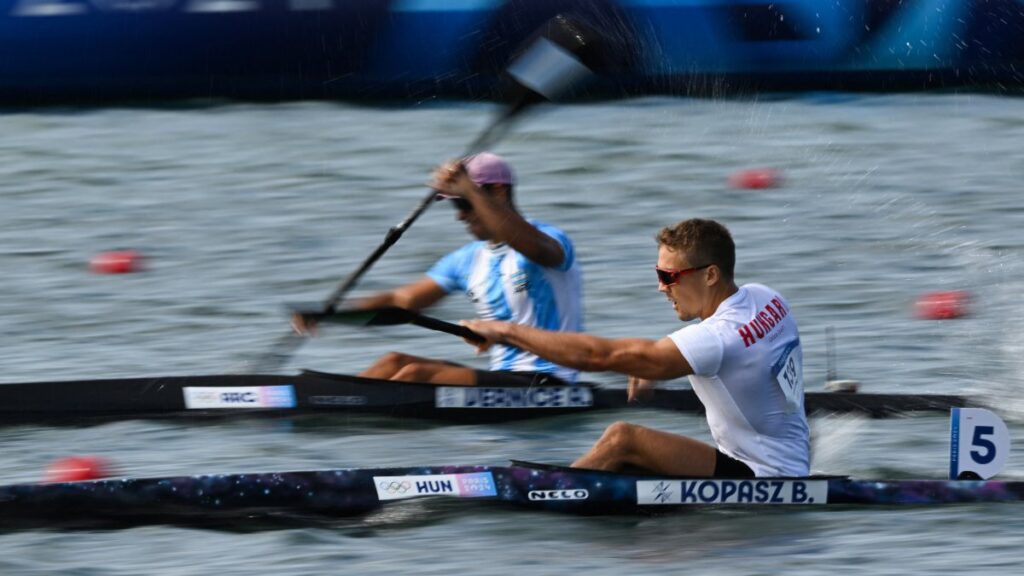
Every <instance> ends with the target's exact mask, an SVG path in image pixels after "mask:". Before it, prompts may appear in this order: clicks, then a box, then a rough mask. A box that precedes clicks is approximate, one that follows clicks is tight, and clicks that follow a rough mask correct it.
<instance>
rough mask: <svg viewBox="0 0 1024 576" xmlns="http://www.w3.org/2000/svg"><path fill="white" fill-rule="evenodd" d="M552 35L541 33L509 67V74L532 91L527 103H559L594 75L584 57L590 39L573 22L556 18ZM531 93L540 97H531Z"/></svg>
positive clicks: (527, 97)
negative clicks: (540, 101)
mask: <svg viewBox="0 0 1024 576" xmlns="http://www.w3.org/2000/svg"><path fill="white" fill-rule="evenodd" d="M554 20H555V24H556V25H555V26H553V27H552V26H551V25H550V24H549V25H548V26H547V27H548V28H551V31H552V33H550V34H542V35H541V36H540V37H538V38H537V39H536V40H534V41H533V42H532V43H531V44H530V45H529V46H528V47H527V48H526V50H525V51H524V52H523V53H522V54H520V55H519V56H518V57H516V58H515V60H513V61H512V64H511V65H509V67H508V70H507V73H508V75H509V76H510V77H511V78H512V79H513V80H515V81H516V82H517V83H518V84H519V85H520V86H523V87H525V88H526V89H527V90H528V91H529V92H527V94H525V95H524V98H525V99H528V100H539V99H541V98H543V99H546V100H557V99H558V98H559V97H560V96H562V95H563V94H565V93H567V92H569V91H570V89H571V88H572V87H573V86H574V85H576V84H578V83H580V82H582V81H583V80H585V79H586V78H588V77H590V76H592V75H593V72H592V71H591V69H590V68H589V67H588V66H587V65H586V64H585V63H584V61H583V58H582V55H583V54H584V53H585V51H586V49H588V48H589V47H590V45H589V42H590V40H589V39H588V37H587V36H586V35H585V34H582V33H580V32H579V28H577V25H575V24H574V23H572V22H570V21H568V20H566V19H564V18H563V17H562V16H556V17H555V19H554ZM530 92H532V93H534V94H536V95H538V96H539V97H540V98H536V97H534V98H530Z"/></svg>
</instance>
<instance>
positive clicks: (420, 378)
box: [391, 361, 433, 382]
mask: <svg viewBox="0 0 1024 576" xmlns="http://www.w3.org/2000/svg"><path fill="white" fill-rule="evenodd" d="M432 375H433V370H432V369H431V367H430V365H429V364H425V363H423V362H415V361H410V362H407V363H405V364H403V365H402V366H401V368H399V369H398V371H397V372H395V375H394V376H392V377H391V379H392V380H401V381H403V382H427V381H429V380H430V377H431V376H432Z"/></svg>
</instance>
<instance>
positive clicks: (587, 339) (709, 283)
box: [465, 219, 810, 478]
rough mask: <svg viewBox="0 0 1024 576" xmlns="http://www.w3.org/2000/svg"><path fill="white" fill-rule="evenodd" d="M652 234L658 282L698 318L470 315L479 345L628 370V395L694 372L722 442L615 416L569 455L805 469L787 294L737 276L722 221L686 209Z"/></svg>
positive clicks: (757, 470) (706, 470) (734, 472)
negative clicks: (623, 324) (619, 321)
mask: <svg viewBox="0 0 1024 576" xmlns="http://www.w3.org/2000/svg"><path fill="white" fill-rule="evenodd" d="M657 241H658V263H657V266H656V270H657V273H658V290H659V291H660V292H662V293H664V294H665V295H666V296H667V297H668V299H669V301H670V302H672V307H673V308H674V309H675V311H676V314H677V315H678V316H679V319H680V320H683V321H688V320H694V319H697V318H700V320H701V321H700V322H699V323H697V324H691V325H689V326H686V327H684V328H682V329H680V330H677V331H676V332H673V333H672V334H669V335H668V336H666V337H665V338H662V339H661V340H657V341H655V340H646V339H641V338H621V339H614V340H610V339H605V338H599V337H597V336H591V335H588V334H559V333H555V332H549V331H544V330H539V329H536V328H531V327H528V326H522V325H514V324H508V323H503V322H488V321H479V320H475V321H468V322H465V324H466V325H467V326H468V327H469V328H470V329H471V330H473V331H475V332H477V333H479V334H480V335H482V336H484V337H485V338H487V343H485V344H484V345H483V346H481V347H480V348H481V349H486V348H487V347H488V346H490V345H491V344H501V345H504V346H516V347H518V348H521V349H523V350H527V351H529V352H532V353H534V354H537V355H538V356H540V357H542V358H547V359H548V360H550V361H552V362H556V363H558V364H561V365H564V366H570V367H574V368H578V369H580V370H588V371H604V370H609V371H614V372H620V373H623V374H627V375H629V376H630V383H629V395H630V399H634V398H636V397H637V396H638V395H640V394H641V393H643V392H649V391H650V390H651V387H652V386H653V385H654V381H656V380H666V379H670V378H678V377H680V376H689V377H690V382H691V384H692V386H693V389H694V391H695V392H696V393H697V397H698V398H700V401H701V402H702V403H703V404H704V407H705V408H706V409H707V420H708V425H709V426H710V428H711V436H712V437H713V438H714V440H715V443H716V444H717V448H716V447H714V446H710V445H708V444H705V443H703V442H700V441H698V440H694V439H692V438H688V437H685V436H680V435H677V434H671V433H668V432H662V431H659V430H652V429H650V428H645V427H643V426H637V425H635V424H628V423H625V422H616V423H615V424H612V425H611V426H609V427H608V429H607V430H605V433H604V435H603V436H601V438H600V439H599V440H598V441H597V443H596V444H595V445H594V446H593V448H591V450H590V451H589V452H588V453H587V454H585V455H584V456H583V457H581V458H580V459H579V460H577V461H576V462H574V463H573V466H576V467H579V468H593V469H599V470H613V471H615V470H621V469H623V468H624V467H637V468H642V469H645V470H649V471H652V472H656V473H660V474H670V475H678V476H708V477H728V478H742V477H752V476H758V477H763V476H806V475H808V473H809V470H810V438H809V432H808V427H807V418H806V416H805V415H804V388H803V370H802V366H803V352H802V349H801V347H800V335H799V333H798V331H797V326H796V321H795V320H794V319H793V314H792V311H791V309H790V307H789V303H788V302H786V300H785V299H784V298H783V297H782V296H781V295H780V294H779V293H778V292H776V291H774V290H772V289H771V288H768V287H766V286H763V285H761V284H745V285H743V286H741V287H737V286H736V283H735V282H734V281H733V268H734V266H735V262H736V249H735V245H734V244H733V241H732V237H731V236H730V234H729V231H728V230H726V228H725V227H724V226H722V225H721V224H719V223H717V222H714V221H712V220H699V219H692V220H685V221H683V222H680V223H679V224H676V225H675V226H671V227H668V228H665V229H663V230H662V231H661V232H660V233H659V234H658V236H657Z"/></svg>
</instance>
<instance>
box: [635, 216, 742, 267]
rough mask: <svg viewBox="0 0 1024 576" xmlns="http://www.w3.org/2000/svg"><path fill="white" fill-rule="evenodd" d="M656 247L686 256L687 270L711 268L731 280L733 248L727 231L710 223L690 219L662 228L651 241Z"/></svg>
mask: <svg viewBox="0 0 1024 576" xmlns="http://www.w3.org/2000/svg"><path fill="white" fill-rule="evenodd" d="M654 239H655V240H657V241H658V245H659V246H664V247H666V248H668V249H670V250H672V251H673V252H680V253H682V254H685V255H686V258H687V260H689V261H690V265H691V266H708V265H711V264H715V265H717V266H718V268H719V270H721V271H722V276H723V277H725V278H727V279H729V280H732V278H733V272H734V270H735V268H736V244H735V243H733V241H732V234H729V230H728V229H727V228H726V227H725V226H723V225H721V224H719V223H718V222H715V221H714V220H704V219H701V218H691V219H689V220H683V221H682V222H679V223H678V224H676V225H675V226H666V227H664V228H662V229H661V231H660V232H658V235H657V236H655V237H654Z"/></svg>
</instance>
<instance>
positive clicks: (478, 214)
mask: <svg viewBox="0 0 1024 576" xmlns="http://www.w3.org/2000/svg"><path fill="white" fill-rule="evenodd" d="M513 184H514V178H513V175H512V169H511V168H510V167H509V165H508V163H507V162H505V161H504V160H503V159H502V158H501V157H499V156H497V155H495V154H491V153H487V152H484V153H481V154H477V155H475V156H472V157H471V158H469V159H467V160H465V161H463V162H452V163H448V164H445V165H443V166H441V167H440V168H438V169H437V170H435V171H434V175H433V183H432V186H433V187H434V188H435V189H436V190H438V191H439V192H440V196H441V197H442V198H445V199H448V200H450V201H451V202H452V204H453V206H454V207H455V209H456V217H457V219H458V220H459V221H461V222H463V223H465V225H466V229H467V231H468V232H469V233H470V234H472V235H473V236H475V237H476V238H477V240H476V241H474V242H470V243H469V244H466V245H465V246H463V247H462V248H459V249H458V250H455V251H454V252H452V253H450V254H448V255H447V256H445V257H443V258H441V260H439V261H438V262H437V263H436V264H435V265H434V266H433V267H431V268H430V270H429V271H428V272H427V274H426V276H425V277H423V278H422V279H420V280H418V281H416V282H413V283H412V284H408V285H406V286H402V287H400V288H396V289H394V290H390V291H387V292H383V293H380V294H377V295H375V296H371V297H369V298H365V299H363V300H360V301H359V302H357V303H356V304H355V306H356V307H359V308H366V309H369V308H379V307H384V306H399V307H402V308H408V309H412V310H422V309H423V308H426V307H428V306H430V305H432V304H434V303H435V302H437V301H439V300H440V299H441V298H443V297H444V296H446V295H448V294H449V293H451V292H454V291H461V292H465V293H466V294H467V295H468V296H469V297H470V299H471V300H472V301H473V303H474V305H475V307H476V312H477V315H478V316H479V317H480V318H483V319H487V320H503V321H507V322H511V323H514V324H523V325H526V326H533V327H537V328H543V329H545V330H554V331H570V332H579V331H581V330H582V329H583V320H582V318H583V311H582V300H583V298H582V286H581V279H580V266H579V261H578V259H577V257H576V251H575V249H574V248H573V244H572V241H571V240H570V239H569V237H568V236H567V235H566V234H565V232H563V231H561V230H559V229H558V228H555V227H554V226H550V225H548V224H544V223H541V222H537V221H535V220H527V219H526V218H524V217H523V216H522V215H521V214H520V213H519V212H518V210H517V209H516V207H515V204H514V203H513V196H512V188H513ZM297 328H298V329H300V330H304V329H305V328H306V327H305V326H297ZM490 358H491V364H490V370H474V369H472V368H469V367H467V366H462V365H459V364H455V363H452V362H446V361H442V360H434V359H430V358H423V357H419V356H412V355H409V354H404V353H400V352H391V353H388V354H386V355H384V356H383V357H381V358H380V359H378V360H377V361H376V362H375V363H374V364H373V365H372V366H370V367H369V368H367V369H366V370H365V371H363V372H362V373H361V374H360V376H365V377H368V378H381V379H388V380H402V381H407V382H428V383H432V384H457V385H467V386H472V385H477V384H480V385H494V384H499V383H509V382H511V381H513V380H519V381H522V380H526V381H527V382H529V383H535V384H541V383H545V382H548V383H557V381H558V380H563V381H566V382H574V381H575V380H576V374H577V372H576V370H574V369H570V368H566V367H564V366H558V365H556V364H553V363H551V362H549V361H547V360H544V359H541V358H539V357H538V356H536V355H534V354H532V353H529V352H526V351H523V350H521V349H519V348H515V347H512V346H501V345H499V346H494V347H492V348H491V351H490Z"/></svg>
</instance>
